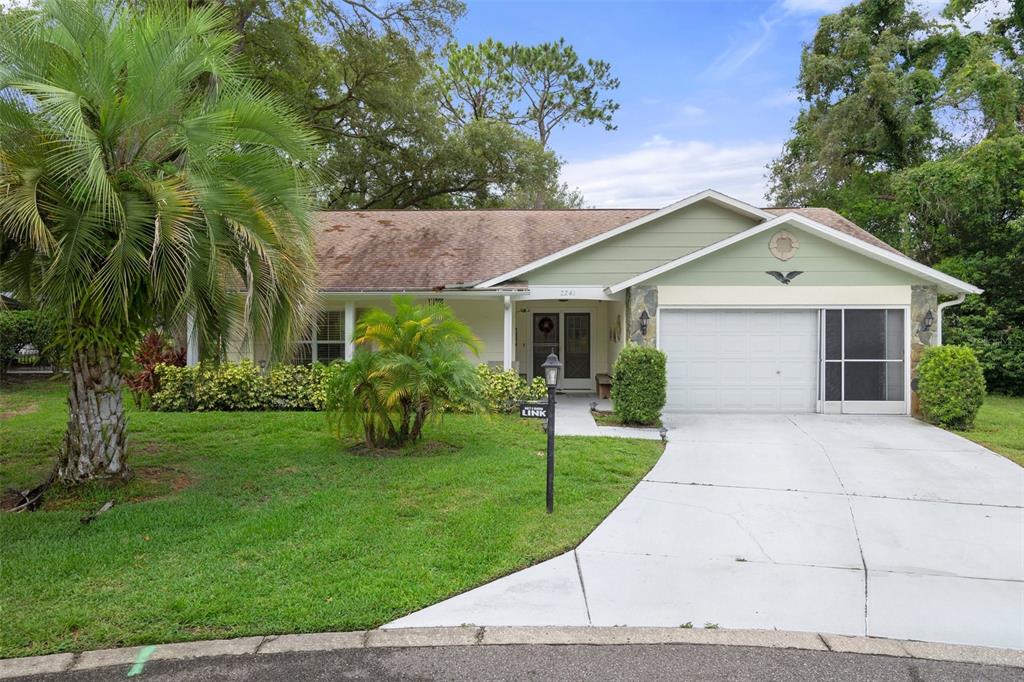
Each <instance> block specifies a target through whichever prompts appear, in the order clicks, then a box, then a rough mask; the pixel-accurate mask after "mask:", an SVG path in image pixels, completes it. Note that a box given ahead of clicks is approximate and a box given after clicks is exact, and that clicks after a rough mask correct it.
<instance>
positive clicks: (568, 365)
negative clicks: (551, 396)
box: [531, 312, 594, 390]
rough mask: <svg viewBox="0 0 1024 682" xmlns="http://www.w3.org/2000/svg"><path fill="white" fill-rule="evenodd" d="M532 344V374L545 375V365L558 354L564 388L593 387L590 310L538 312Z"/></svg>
mask: <svg viewBox="0 0 1024 682" xmlns="http://www.w3.org/2000/svg"><path fill="white" fill-rule="evenodd" d="M532 345H533V350H532V357H531V359H532V361H533V362H532V365H533V374H532V375H531V376H533V377H542V376H544V370H543V369H542V368H541V365H543V364H544V360H546V359H547V357H548V355H549V354H550V353H554V354H555V355H557V356H558V359H559V360H560V361H561V362H562V376H561V379H560V381H559V387H560V388H563V389H568V390H581V389H590V390H593V388H594V381H593V373H592V372H591V362H592V361H591V324H590V313H584V312H545V313H534V314H533V334H532Z"/></svg>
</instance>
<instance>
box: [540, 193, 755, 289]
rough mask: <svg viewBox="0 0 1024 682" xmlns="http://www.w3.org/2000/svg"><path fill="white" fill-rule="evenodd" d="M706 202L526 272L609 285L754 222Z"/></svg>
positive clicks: (554, 280)
mask: <svg viewBox="0 0 1024 682" xmlns="http://www.w3.org/2000/svg"><path fill="white" fill-rule="evenodd" d="M757 222H758V221H757V220H756V219H754V218H750V217H747V216H743V215H740V214H739V213H736V212H735V211H732V210H730V209H727V208H723V207H722V206H719V205H717V204H715V203H713V202H711V201H702V202H699V203H696V204H693V205H691V206H687V207H686V208H683V209H680V210H678V211H675V212H674V213H671V214H669V215H667V216H663V217H661V218H658V219H657V220H653V221H651V222H649V223H647V224H646V225H641V226H640V227H637V228H635V229H632V230H630V231H628V232H626V233H624V234H622V235H619V236H618V237H613V238H611V239H607V240H605V241H603V242H601V243H599V244H595V245H593V246H590V247H588V248H585V249H583V250H582V251H579V252H577V253H574V254H572V255H571V256H567V257H565V258H562V259H559V260H557V261H555V262H553V263H551V264H549V265H546V266H544V267H541V268H538V269H536V270H533V271H532V272H528V273H526V275H524V278H525V279H526V280H528V281H529V283H530V284H532V285H544V284H547V285H561V284H573V285H578V286H608V285H611V284H615V283H616V282H621V281H622V280H624V279H629V278H630V277H632V276H634V275H638V274H640V273H641V272H646V271H647V270H650V269H652V268H656V267H658V266H659V265H662V264H664V263H667V262H668V261H671V260H674V259H676V258H679V257H681V256H685V255H686V254H688V253H692V252H694V251H696V250H698V249H701V248H703V247H705V246H707V245H708V244H713V243H714V242H717V241H721V240H722V239H725V238H727V237H731V236H732V235H734V234H736V233H737V232H740V231H742V230H745V229H747V228H749V227H752V226H753V225H755V224H756V223H757Z"/></svg>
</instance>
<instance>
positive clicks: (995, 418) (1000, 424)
mask: <svg viewBox="0 0 1024 682" xmlns="http://www.w3.org/2000/svg"><path fill="white" fill-rule="evenodd" d="M957 433H959V434H960V435H961V436H963V437H964V438H970V439H971V440H973V441H974V442H976V443H980V444H981V445H984V446H985V447H986V448H988V449H989V450H994V451H995V452H998V453H999V454H1001V455H1003V456H1004V457H1006V458H1007V459H1011V460H1013V461H1014V462H1016V463H1017V464H1019V465H1021V466H1024V398H1010V397H1007V396H1003V395H990V396H987V397H986V398H985V404H984V405H982V406H981V410H980V411H979V412H978V418H977V419H976V420H975V422H974V429H973V430H971V431H957Z"/></svg>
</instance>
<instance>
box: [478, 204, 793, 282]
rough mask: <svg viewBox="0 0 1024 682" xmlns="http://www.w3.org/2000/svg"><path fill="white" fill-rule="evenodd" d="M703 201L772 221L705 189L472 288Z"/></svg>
mask: <svg viewBox="0 0 1024 682" xmlns="http://www.w3.org/2000/svg"><path fill="white" fill-rule="evenodd" d="M704 200H709V201H714V202H715V203H717V204H719V205H721V206H724V207H726V208H729V209H731V210H733V211H736V212H737V213H741V214H743V215H748V216H750V217H751V218H758V219H760V220H771V219H772V218H773V217H774V216H773V215H772V214H771V213H768V212H767V211H762V210H761V209H759V208H757V207H756V206H752V205H750V204H748V203H745V202H743V201H740V200H739V199H733V198H732V197H730V196H727V195H725V194H722V193H721V192H716V191H715V190H713V189H706V190H704V191H703V192H698V193H696V194H692V195H690V196H688V197H686V198H685V199H680V200H679V201H677V202H675V203H673V204H669V205H668V206H666V207H664V208H660V209H658V210H657V211H655V212H653V213H648V214H647V215H645V216H641V217H639V218H637V219H636V220H632V221H630V222H628V223H625V224H624V225H619V226H618V227H616V228H612V229H611V230H608V231H607V232H602V233H601V234H599V235H595V236H593V237H591V238H590V239H586V240H584V241H582V242H579V243H577V244H573V245H572V246H569V247H566V248H564V249H562V250H561V251H557V252H555V253H553V254H551V255H549V256H545V257H544V258H540V259H538V260H535V261H533V262H532V263H527V264H526V265H524V266H522V267H519V268H516V269H515V270H512V271H510V272H506V273H505V274H503V275H498V276H497V277H493V278H491V279H488V280H485V281H483V282H481V283H480V284H477V285H476V287H477V288H478V289H486V288H488V287H493V286H495V285H497V284H500V283H502V282H505V281H507V280H510V279H513V278H516V277H519V276H520V275H522V274H524V273H526V272H529V271H531V270H536V269H537V268H539V267H543V266H545V265H548V264H549V263H553V262H555V261H557V260H560V259H562V258H565V257H566V256H570V255H572V254H574V253H576V252H578V251H582V250H583V249H585V248H587V247H588V246H593V245H594V244H599V243H600V242H603V241H605V240H606V239H611V238H612V237H617V236H619V235H620V234H623V233H625V232H628V231H630V230H632V229H635V228H637V227H640V226H641V225H646V224H647V223H649V222H651V221H653V220H657V219H658V218H661V217H663V216H666V215H668V214H670V213H674V212H675V211H678V210H680V209H683V208H686V207H687V206H691V205H693V204H695V203H697V202H699V201H704Z"/></svg>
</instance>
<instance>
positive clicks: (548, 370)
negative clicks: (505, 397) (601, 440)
mask: <svg viewBox="0 0 1024 682" xmlns="http://www.w3.org/2000/svg"><path fill="white" fill-rule="evenodd" d="M541 368H543V370H544V383H545V384H547V386H548V485H547V501H548V514H550V513H551V512H552V511H554V509H555V388H557V386H558V371H559V370H560V369H562V363H561V362H559V361H558V356H557V355H555V354H554V353H552V354H551V355H549V356H548V357H547V359H546V360H545V361H544V364H543V365H541Z"/></svg>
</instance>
